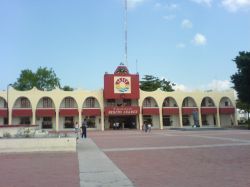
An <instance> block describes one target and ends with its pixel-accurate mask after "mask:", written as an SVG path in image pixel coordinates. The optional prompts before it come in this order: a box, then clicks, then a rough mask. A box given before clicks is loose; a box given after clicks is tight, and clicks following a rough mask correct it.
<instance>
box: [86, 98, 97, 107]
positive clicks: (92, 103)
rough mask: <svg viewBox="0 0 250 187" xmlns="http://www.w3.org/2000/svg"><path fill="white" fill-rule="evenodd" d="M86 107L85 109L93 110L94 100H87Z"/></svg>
mask: <svg viewBox="0 0 250 187" xmlns="http://www.w3.org/2000/svg"><path fill="white" fill-rule="evenodd" d="M86 107H87V108H95V98H93V97H90V98H87V100H86Z"/></svg>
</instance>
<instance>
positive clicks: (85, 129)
mask: <svg viewBox="0 0 250 187" xmlns="http://www.w3.org/2000/svg"><path fill="white" fill-rule="evenodd" d="M87 127H88V124H87V120H86V119H84V120H83V122H82V126H81V128H82V138H83V137H84V138H87Z"/></svg>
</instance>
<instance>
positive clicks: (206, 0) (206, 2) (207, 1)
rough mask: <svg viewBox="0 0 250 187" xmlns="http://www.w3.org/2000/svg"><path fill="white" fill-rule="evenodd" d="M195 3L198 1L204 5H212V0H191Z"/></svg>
mask: <svg viewBox="0 0 250 187" xmlns="http://www.w3.org/2000/svg"><path fill="white" fill-rule="evenodd" d="M191 1H193V2H195V3H198V4H202V5H206V6H209V7H210V6H212V2H213V0H191Z"/></svg>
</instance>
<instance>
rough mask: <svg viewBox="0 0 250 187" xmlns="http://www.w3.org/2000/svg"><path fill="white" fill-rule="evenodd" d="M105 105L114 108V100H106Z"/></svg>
mask: <svg viewBox="0 0 250 187" xmlns="http://www.w3.org/2000/svg"><path fill="white" fill-rule="evenodd" d="M107 102H108V103H107V104H108V106H115V100H114V99H108V100H107Z"/></svg>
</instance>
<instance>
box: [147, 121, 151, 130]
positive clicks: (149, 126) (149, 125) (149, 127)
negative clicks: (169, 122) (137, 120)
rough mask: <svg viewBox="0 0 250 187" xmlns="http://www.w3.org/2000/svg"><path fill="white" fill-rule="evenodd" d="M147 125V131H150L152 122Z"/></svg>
mask: <svg viewBox="0 0 250 187" xmlns="http://www.w3.org/2000/svg"><path fill="white" fill-rule="evenodd" d="M147 126H148V132H151V127H152V124H151V123H150V122H149V123H148V125H147Z"/></svg>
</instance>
